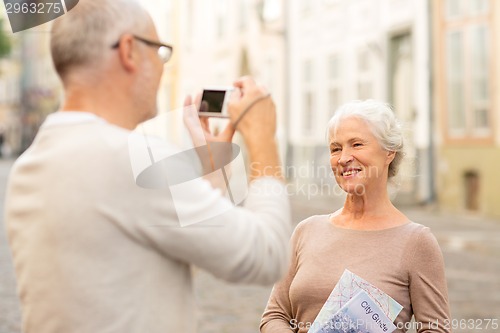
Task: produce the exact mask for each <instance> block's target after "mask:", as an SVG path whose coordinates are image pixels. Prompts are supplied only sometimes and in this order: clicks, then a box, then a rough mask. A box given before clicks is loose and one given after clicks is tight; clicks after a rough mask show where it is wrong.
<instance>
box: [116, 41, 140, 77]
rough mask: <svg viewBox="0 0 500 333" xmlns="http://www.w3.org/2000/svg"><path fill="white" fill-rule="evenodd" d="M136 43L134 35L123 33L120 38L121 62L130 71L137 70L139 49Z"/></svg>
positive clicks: (119, 52) (119, 51)
mask: <svg viewBox="0 0 500 333" xmlns="http://www.w3.org/2000/svg"><path fill="white" fill-rule="evenodd" d="M136 45H137V44H136V43H134V37H133V36H132V35H128V34H126V35H123V36H122V37H121V38H120V44H119V45H118V55H119V58H120V62H121V64H122V66H123V68H125V70H126V71H128V72H135V71H136V70H137V50H136V49H135V48H136Z"/></svg>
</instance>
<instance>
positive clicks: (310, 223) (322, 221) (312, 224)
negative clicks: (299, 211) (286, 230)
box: [293, 215, 329, 238]
mask: <svg viewBox="0 0 500 333" xmlns="http://www.w3.org/2000/svg"><path fill="white" fill-rule="evenodd" d="M328 216H329V215H313V216H310V217H308V218H306V219H304V220H302V221H300V222H299V223H298V224H297V226H296V227H295V230H294V232H293V233H294V235H293V237H295V238H302V237H304V236H305V235H307V234H311V233H315V232H316V231H318V230H319V229H324V228H325V227H326V226H327V225H328V223H329V220H328Z"/></svg>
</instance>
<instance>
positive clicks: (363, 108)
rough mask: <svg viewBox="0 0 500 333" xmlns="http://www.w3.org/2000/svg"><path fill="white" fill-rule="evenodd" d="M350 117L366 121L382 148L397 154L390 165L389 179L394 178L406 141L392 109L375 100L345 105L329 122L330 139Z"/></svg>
mask: <svg viewBox="0 0 500 333" xmlns="http://www.w3.org/2000/svg"><path fill="white" fill-rule="evenodd" d="M349 117H356V118H359V119H361V120H363V121H365V122H366V123H367V124H368V126H369V127H370V129H371V131H372V133H373V135H374V136H375V137H376V138H377V140H378V142H379V143H380V145H381V146H382V148H384V149H385V150H387V151H393V152H395V154H396V155H395V156H394V159H393V160H392V162H391V164H390V165H389V178H391V177H394V176H395V175H396V174H397V173H398V169H399V165H400V164H401V161H402V160H403V157H404V151H403V141H404V140H403V130H402V127H401V124H400V122H399V121H398V119H397V118H396V116H395V115H394V112H393V111H392V109H391V107H390V106H389V105H388V104H387V103H382V102H379V101H376V100H373V99H369V100H365V101H352V102H348V103H345V104H343V105H341V106H340V107H339V108H338V109H337V111H335V114H334V115H333V117H332V118H331V119H330V121H329V122H328V137H331V135H332V134H333V132H334V131H335V130H336V128H337V126H338V125H339V123H340V121H341V120H343V119H345V118H349Z"/></svg>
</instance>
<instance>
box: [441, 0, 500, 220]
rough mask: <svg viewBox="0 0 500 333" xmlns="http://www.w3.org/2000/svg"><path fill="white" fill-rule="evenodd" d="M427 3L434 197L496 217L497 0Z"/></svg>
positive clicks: (499, 159)
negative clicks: (434, 148) (430, 37)
mask: <svg viewBox="0 0 500 333" xmlns="http://www.w3.org/2000/svg"><path fill="white" fill-rule="evenodd" d="M432 5H433V7H432V12H433V36H434V42H433V50H434V51H433V55H434V57H433V59H434V66H433V67H434V71H433V76H434V82H435V84H434V89H433V96H434V103H433V107H434V110H435V114H436V120H437V122H436V125H437V127H436V132H437V133H438V137H437V152H436V160H437V164H436V179H437V185H438V193H439V195H438V199H439V203H440V205H441V206H442V207H444V208H447V209H450V210H453V211H454V212H471V213H481V214H486V215H490V216H495V217H500V205H498V189H499V187H498V184H500V175H499V174H498V166H499V165H500V130H499V129H500V112H499V102H500V101H499V96H500V86H499V85H498V84H499V82H498V80H499V77H500V62H499V61H497V60H496V57H497V55H498V54H500V49H499V48H500V43H498V41H497V39H496V38H495V36H498V34H499V33H500V3H499V2H498V1H494V0H469V1H465V0H464V1H460V0H438V1H433V2H432Z"/></svg>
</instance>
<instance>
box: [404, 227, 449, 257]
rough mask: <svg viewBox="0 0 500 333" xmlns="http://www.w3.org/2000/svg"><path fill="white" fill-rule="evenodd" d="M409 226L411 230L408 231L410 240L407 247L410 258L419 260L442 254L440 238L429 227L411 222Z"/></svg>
mask: <svg viewBox="0 0 500 333" xmlns="http://www.w3.org/2000/svg"><path fill="white" fill-rule="evenodd" d="M409 228H410V230H411V232H410V233H408V237H409V241H408V245H407V247H406V250H407V256H408V257H409V258H413V260H417V259H418V258H423V259H425V258H427V259H429V258H432V257H435V256H442V253H441V247H440V246H439V243H438V240H437V238H436V236H435V235H434V234H433V233H432V231H431V229H430V228H429V227H427V226H425V225H422V224H419V223H416V222H411V223H410V224H409Z"/></svg>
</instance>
